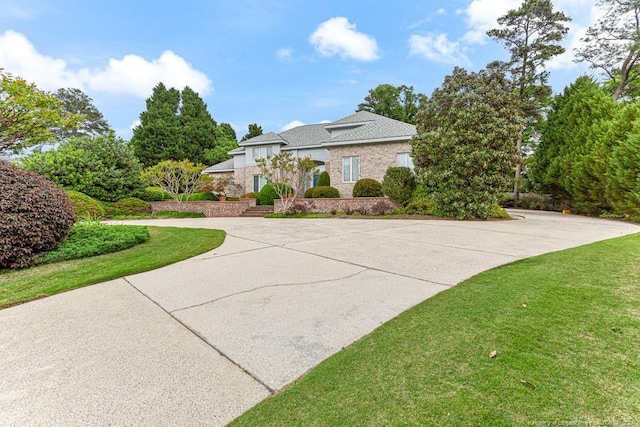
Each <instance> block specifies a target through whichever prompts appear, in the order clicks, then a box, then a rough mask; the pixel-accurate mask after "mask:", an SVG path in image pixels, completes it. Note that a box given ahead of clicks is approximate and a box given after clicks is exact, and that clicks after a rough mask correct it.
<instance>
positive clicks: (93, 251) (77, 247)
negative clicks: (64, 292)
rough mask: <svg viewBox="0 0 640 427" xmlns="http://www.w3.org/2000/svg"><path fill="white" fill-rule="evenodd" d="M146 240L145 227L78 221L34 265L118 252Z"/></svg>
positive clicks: (147, 236) (146, 232)
mask: <svg viewBox="0 0 640 427" xmlns="http://www.w3.org/2000/svg"><path fill="white" fill-rule="evenodd" d="M147 240H149V231H148V230H147V227H140V226H133V225H105V224H101V223H99V222H79V223H77V224H75V225H74V226H73V227H72V228H71V232H70V233H69V237H67V239H65V241H64V242H62V244H61V245H60V246H59V247H58V248H57V249H56V250H55V251H53V252H49V253H48V254H47V255H45V256H43V257H40V258H38V260H37V264H50V263H54V262H60V261H66V260H70V259H79V258H87V257H91V256H96V255H102V254H108V253H112V252H118V251H122V250H124V249H129V248H131V247H133V246H135V245H138V244H140V243H144V242H146V241H147Z"/></svg>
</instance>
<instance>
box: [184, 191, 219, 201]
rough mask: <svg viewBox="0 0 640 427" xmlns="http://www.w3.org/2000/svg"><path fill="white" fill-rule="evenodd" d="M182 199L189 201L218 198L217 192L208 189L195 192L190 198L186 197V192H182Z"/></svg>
mask: <svg viewBox="0 0 640 427" xmlns="http://www.w3.org/2000/svg"><path fill="white" fill-rule="evenodd" d="M180 199H181V200H183V201H189V202H203V201H211V200H218V198H217V197H216V195H215V194H213V193H211V192H208V191H201V192H198V193H193V194H192V195H190V196H189V199H187V198H186V195H185V194H181V195H180Z"/></svg>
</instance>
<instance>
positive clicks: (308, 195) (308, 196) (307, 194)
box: [304, 187, 317, 199]
mask: <svg viewBox="0 0 640 427" xmlns="http://www.w3.org/2000/svg"><path fill="white" fill-rule="evenodd" d="M316 188H317V187H311V188H309V189H307V191H305V192H304V198H305V199H313V191H314V190H315V189H316Z"/></svg>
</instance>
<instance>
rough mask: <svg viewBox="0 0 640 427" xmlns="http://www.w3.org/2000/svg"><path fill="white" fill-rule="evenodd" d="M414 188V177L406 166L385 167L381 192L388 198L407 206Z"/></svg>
mask: <svg viewBox="0 0 640 427" xmlns="http://www.w3.org/2000/svg"><path fill="white" fill-rule="evenodd" d="M415 189H416V177H415V175H414V174H413V172H412V171H411V169H409V168H407V167H393V168H389V169H387V172H386V173H385V174H384V178H383V179H382V192H383V193H384V195H385V196H387V197H388V198H389V199H391V200H393V201H394V202H396V203H399V204H401V205H402V206H407V204H409V202H410V201H411V198H412V197H413V192H414V191H415Z"/></svg>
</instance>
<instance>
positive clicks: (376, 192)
mask: <svg viewBox="0 0 640 427" xmlns="http://www.w3.org/2000/svg"><path fill="white" fill-rule="evenodd" d="M353 197H382V184H380V183H379V182H378V181H376V180H375V179H372V178H362V179H359V180H358V181H357V182H356V185H354V186H353Z"/></svg>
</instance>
